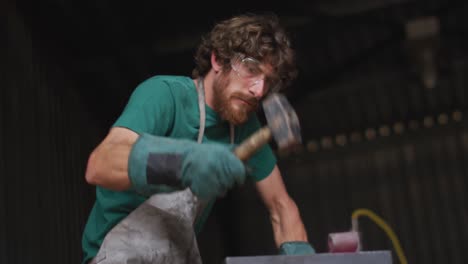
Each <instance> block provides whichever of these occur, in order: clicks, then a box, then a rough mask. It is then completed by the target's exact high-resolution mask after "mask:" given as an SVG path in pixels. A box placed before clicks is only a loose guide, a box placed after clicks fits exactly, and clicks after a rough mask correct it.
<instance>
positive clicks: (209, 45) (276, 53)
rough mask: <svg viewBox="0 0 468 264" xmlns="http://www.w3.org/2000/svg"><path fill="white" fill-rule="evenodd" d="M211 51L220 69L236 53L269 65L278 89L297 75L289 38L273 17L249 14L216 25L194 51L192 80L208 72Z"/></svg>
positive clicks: (286, 84) (224, 66) (225, 67)
mask: <svg viewBox="0 0 468 264" xmlns="http://www.w3.org/2000/svg"><path fill="white" fill-rule="evenodd" d="M212 51H213V52H214V54H215V55H216V58H217V61H218V63H220V64H221V65H223V69H224V70H230V61H231V58H233V57H234V56H235V55H236V54H239V53H240V54H244V55H245V56H247V57H252V58H255V59H257V60H259V61H261V62H263V63H268V64H270V65H271V66H272V67H273V69H274V72H275V75H276V77H277V78H279V80H280V81H281V82H282V87H286V86H289V85H290V83H291V81H292V80H294V79H295V78H296V76H297V70H296V65H295V53H294V51H293V49H292V48H291V43H290V39H289V36H288V35H287V33H286V31H285V30H284V28H283V27H282V26H281V25H280V23H279V19H278V17H277V16H276V15H275V14H271V13H270V14H262V15H256V14H251V13H249V14H244V15H239V16H235V17H232V18H230V19H226V20H224V21H221V22H219V23H218V24H216V25H215V26H214V27H213V29H212V30H211V32H209V33H208V34H207V35H206V36H204V37H203V38H202V40H201V44H200V46H199V47H198V49H197V52H196V54H195V63H196V67H195V69H194V70H193V72H192V77H193V78H198V77H200V76H204V75H206V74H207V73H208V72H209V71H210V69H211V62H210V57H211V52H212Z"/></svg>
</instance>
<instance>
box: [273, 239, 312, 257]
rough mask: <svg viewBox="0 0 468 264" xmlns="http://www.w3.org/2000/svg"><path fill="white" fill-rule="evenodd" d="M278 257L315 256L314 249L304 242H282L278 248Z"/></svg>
mask: <svg viewBox="0 0 468 264" xmlns="http://www.w3.org/2000/svg"><path fill="white" fill-rule="evenodd" d="M279 254H280V255H312V254H315V250H314V248H313V247H312V246H311V245H310V244H309V243H307V242H304V241H290V242H284V243H283V244H281V246H280V248H279Z"/></svg>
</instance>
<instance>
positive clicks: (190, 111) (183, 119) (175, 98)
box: [82, 76, 276, 263]
mask: <svg viewBox="0 0 468 264" xmlns="http://www.w3.org/2000/svg"><path fill="white" fill-rule="evenodd" d="M205 108H206V121H205V122H206V124H205V133H204V137H203V142H210V141H211V142H221V143H226V144H229V143H230V132H229V123H228V122H226V121H223V120H221V119H220V117H219V116H218V114H217V113H216V112H215V111H214V110H213V109H211V108H210V107H209V106H208V105H205ZM199 115H200V111H199V106H198V94H197V90H196V87H195V84H194V82H193V80H192V79H190V78H189V77H185V76H154V77H152V78H149V79H147V80H145V81H144V82H142V83H141V84H140V85H138V86H137V88H136V89H135V90H134V92H133V93H132V95H131V97H130V99H129V101H128V103H127V105H126V107H125V109H124V111H123V113H122V114H121V115H120V117H119V118H118V119H117V121H116V122H115V123H114V125H113V126H114V127H125V128H128V129H130V130H132V131H134V132H136V133H149V134H152V135H156V136H166V137H171V138H184V139H192V140H194V141H196V140H197V137H198V130H199V128H200V124H199V123H200V116H199ZM259 128H260V122H259V120H258V118H257V117H256V115H254V114H253V115H251V117H250V118H249V120H248V121H247V122H246V123H245V124H242V125H240V126H236V127H235V129H234V131H235V132H234V135H235V136H234V143H235V144H238V143H240V142H242V141H243V140H244V139H245V138H247V137H248V136H249V135H251V134H252V133H253V132H255V131H257V130H258V129H259ZM247 164H248V166H249V167H250V168H251V169H252V171H251V172H250V175H249V177H251V179H252V180H254V181H259V180H262V179H264V178H265V177H266V176H268V175H269V174H270V173H271V171H272V170H273V167H274V165H275V164H276V158H275V156H274V154H273V152H272V150H271V148H270V147H269V146H268V145H265V146H264V147H262V148H261V149H260V150H259V151H258V152H257V153H256V154H255V155H254V156H252V157H251V158H250V159H249V160H248V161H247ZM147 198H148V197H145V196H141V195H139V194H137V193H136V192H134V191H119V192H117V191H112V190H108V189H105V188H102V187H99V186H98V187H96V202H95V203H94V206H93V208H92V210H91V213H90V215H89V218H88V222H87V223H86V226H85V230H84V233H83V238H82V247H83V252H84V259H83V263H86V262H87V261H88V260H90V259H91V258H93V257H94V256H95V255H96V254H97V251H98V250H99V247H100V246H101V243H102V241H103V239H104V237H105V235H106V234H107V232H109V231H110V229H112V228H113V227H114V226H115V225H116V224H117V223H118V222H120V221H121V220H122V219H123V218H124V217H126V216H127V215H128V214H129V213H130V212H131V211H133V210H134V209H136V208H137V207H138V206H139V205H140V204H141V203H143V202H144V201H145V200H146V199H147ZM213 203H214V200H213V201H212V202H211V203H210V205H209V206H207V208H206V210H205V212H203V215H204V217H201V218H202V219H203V218H205V219H206V217H207V216H208V214H209V211H210V209H211V207H212V205H213ZM205 219H203V220H201V221H199V222H198V223H196V230H197V231H199V229H200V228H201V225H202V224H203V222H204V220H205Z"/></svg>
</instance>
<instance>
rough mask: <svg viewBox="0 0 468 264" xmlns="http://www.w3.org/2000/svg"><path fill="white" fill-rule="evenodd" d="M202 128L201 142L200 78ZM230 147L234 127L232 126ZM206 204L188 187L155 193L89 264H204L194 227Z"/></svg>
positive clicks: (109, 237) (109, 235)
mask: <svg viewBox="0 0 468 264" xmlns="http://www.w3.org/2000/svg"><path fill="white" fill-rule="evenodd" d="M197 92H198V104H199V110H200V129H199V131H198V140H197V142H198V143H201V142H202V140H203V134H204V130H205V117H206V113H205V92H204V87H203V79H202V78H199V79H198V85H197ZM230 137H231V144H232V143H234V126H233V125H230ZM205 205H206V201H202V200H200V199H198V198H197V197H196V196H195V195H194V194H193V193H192V191H191V190H190V189H189V188H186V189H184V190H182V191H175V192H171V193H161V194H154V195H152V196H151V197H150V198H148V199H147V200H146V201H145V202H143V203H142V204H141V205H140V206H139V207H137V208H136V209H135V210H133V211H132V212H131V213H130V214H129V215H128V216H127V217H125V218H124V219H123V220H122V221H121V222H119V223H118V224H117V225H116V226H115V227H114V228H112V229H111V230H110V231H109V233H107V235H106V236H105V238H104V240H103V242H102V245H101V248H100V249H99V251H98V253H97V255H96V257H95V258H93V259H92V260H91V262H90V264H98V263H99V264H110V263H112V264H130V263H133V264H147V263H148V264H149V263H157V264H185V263H187V264H188V263H190V264H201V263H202V261H201V257H200V253H199V251H198V246H197V241H196V236H195V231H194V230H193V224H194V223H195V220H196V219H197V216H198V214H199V213H201V212H203V209H204V206H205Z"/></svg>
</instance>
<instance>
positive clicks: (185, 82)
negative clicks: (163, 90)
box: [140, 75, 193, 87]
mask: <svg viewBox="0 0 468 264" xmlns="http://www.w3.org/2000/svg"><path fill="white" fill-rule="evenodd" d="M192 82H193V81H192V79H190V77H188V76H182V75H154V76H151V77H149V78H147V79H145V80H143V81H142V82H141V83H140V86H141V85H150V86H157V85H165V86H169V87H173V86H190V85H191V84H192Z"/></svg>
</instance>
